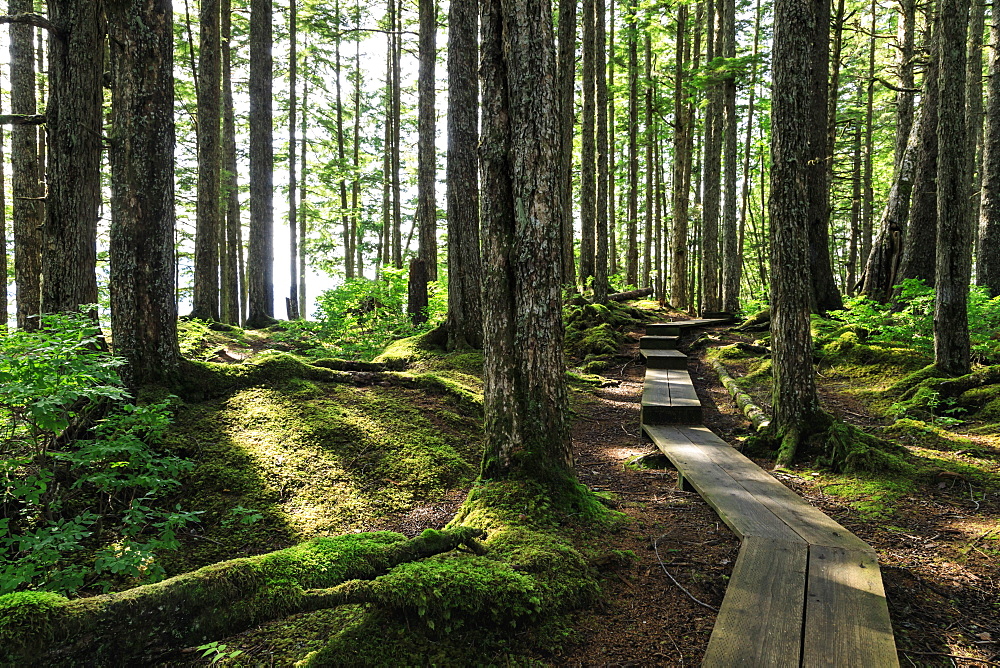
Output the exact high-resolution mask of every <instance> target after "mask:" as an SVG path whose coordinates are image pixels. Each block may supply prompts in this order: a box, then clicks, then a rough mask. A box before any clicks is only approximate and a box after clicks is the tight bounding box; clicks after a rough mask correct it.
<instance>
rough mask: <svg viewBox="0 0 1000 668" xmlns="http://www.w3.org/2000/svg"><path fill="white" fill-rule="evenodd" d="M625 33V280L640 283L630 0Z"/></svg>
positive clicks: (635, 55) (635, 66)
mask: <svg viewBox="0 0 1000 668" xmlns="http://www.w3.org/2000/svg"><path fill="white" fill-rule="evenodd" d="M631 10H632V20H631V22H630V23H629V36H628V221H627V223H626V229H625V236H626V240H625V241H626V244H628V246H627V249H626V251H625V283H626V285H632V286H637V285H638V284H639V142H638V138H639V43H638V42H639V26H638V24H637V23H636V19H635V13H636V12H637V11H638V2H634V1H633V2H632V5H631Z"/></svg>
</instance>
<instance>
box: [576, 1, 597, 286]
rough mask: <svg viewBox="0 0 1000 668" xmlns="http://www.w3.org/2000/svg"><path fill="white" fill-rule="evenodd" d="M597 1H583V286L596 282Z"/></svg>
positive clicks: (581, 258) (581, 279) (581, 147)
mask: <svg viewBox="0 0 1000 668" xmlns="http://www.w3.org/2000/svg"><path fill="white" fill-rule="evenodd" d="M594 20H595V9H594V0H583V26H582V28H583V72H582V76H583V81H582V86H583V118H582V119H581V132H582V134H581V137H580V284H581V285H583V287H584V288H586V287H588V286H589V285H590V283H591V281H592V280H593V278H594V254H595V247H594V246H595V243H596V239H595V237H594V235H595V233H596V230H597V202H596V197H597V138H596V137H595V134H594V133H595V130H596V122H597V101H596V95H595V93H596V91H595V89H594V83H595V80H596V72H595V69H596V68H595V62H594V61H595V60H596V54H595V52H594V51H595V45H594Z"/></svg>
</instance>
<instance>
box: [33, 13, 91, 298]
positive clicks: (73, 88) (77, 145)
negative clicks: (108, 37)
mask: <svg viewBox="0 0 1000 668" xmlns="http://www.w3.org/2000/svg"><path fill="white" fill-rule="evenodd" d="M48 8H49V20H50V21H51V22H52V23H53V24H54V25H55V26H56V27H57V29H58V32H57V33H54V34H50V35H49V61H50V66H49V86H50V93H49V104H48V108H47V109H46V112H45V116H46V120H47V124H46V130H47V137H48V142H47V143H48V151H49V159H48V178H47V182H48V195H47V197H46V206H45V228H44V231H43V233H42V236H43V249H42V297H41V302H42V311H43V312H44V313H54V312H57V311H72V310H75V309H76V308H77V307H78V306H79V305H81V304H96V303H97V219H98V217H99V211H100V206H101V136H102V129H103V128H102V120H103V119H102V117H101V104H102V102H103V99H104V89H103V77H104V35H105V30H106V23H105V19H104V2H102V1H101V0H93V1H92V2H79V0H49V2H48Z"/></svg>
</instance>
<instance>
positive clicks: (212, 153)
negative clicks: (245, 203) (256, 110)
mask: <svg viewBox="0 0 1000 668" xmlns="http://www.w3.org/2000/svg"><path fill="white" fill-rule="evenodd" d="M220 20H221V9H220V5H219V0H201V15H200V17H199V25H200V26H201V31H200V33H199V37H198V42H199V43H198V78H197V80H196V81H195V87H196V89H197V91H198V205H197V224H196V230H195V250H194V297H193V305H192V306H193V307H192V310H191V317H193V318H200V319H202V320H218V319H219V239H220V237H221V234H220V232H221V230H222V220H221V218H222V215H221V214H222V208H221V207H220V199H219V184H220V180H221V179H220V177H221V174H222V151H221V143H220V142H221V135H220V123H221V121H222V112H221V100H220V92H221V87H222V59H221V58H220V53H219V52H220V46H221V45H220V37H219V32H220Z"/></svg>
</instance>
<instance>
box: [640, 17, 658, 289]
mask: <svg viewBox="0 0 1000 668" xmlns="http://www.w3.org/2000/svg"><path fill="white" fill-rule="evenodd" d="M645 47H646V48H645V63H644V64H645V68H644V70H645V71H644V78H645V82H644V83H645V88H646V90H645V91H644V97H645V98H646V104H645V108H644V109H643V125H644V126H645V128H644V132H643V143H644V144H645V145H646V146H645V149H646V165H645V171H646V192H645V197H644V198H643V214H644V218H645V227H644V230H643V234H642V277H641V280H640V284H641V285H642V286H643V287H646V288H648V287H650V286H652V283H651V282H650V280H651V278H652V273H653V244H654V243H655V242H654V239H653V199H654V198H655V197H656V192H655V191H654V190H653V139H654V134H653V45H652V43H651V41H650V38H649V33H648V32H647V33H646V45H645Z"/></svg>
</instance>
